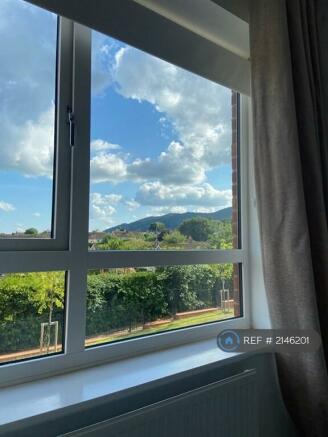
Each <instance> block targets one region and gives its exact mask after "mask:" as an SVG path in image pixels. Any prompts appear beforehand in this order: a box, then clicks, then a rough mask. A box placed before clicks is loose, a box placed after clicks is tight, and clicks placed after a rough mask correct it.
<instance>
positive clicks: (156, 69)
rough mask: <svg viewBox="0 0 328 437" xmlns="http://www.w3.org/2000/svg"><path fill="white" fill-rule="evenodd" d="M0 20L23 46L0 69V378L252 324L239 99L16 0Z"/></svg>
mask: <svg viewBox="0 0 328 437" xmlns="http://www.w3.org/2000/svg"><path fill="white" fill-rule="evenodd" d="M9 3H10V6H11V7H10V8H9V6H8V4H9ZM2 22H10V23H14V22H15V23H16V30H17V32H16V33H13V32H12V30H11V29H12V28H14V25H13V24H12V25H11V26H10V28H9V29H8V27H7V24H6V25H4V26H2V25H1V26H0V34H1V35H2V33H1V32H3V37H4V38H3V41H5V42H6V44H9V42H8V41H9V39H10V38H11V42H10V44H11V46H13V47H14V49H15V50H17V52H15V53H16V54H15V59H16V58H18V52H19V51H20V52H21V51H23V49H22V47H25V46H23V45H22V41H24V36H26V38H25V39H26V41H27V42H28V43H29V44H31V45H32V46H34V50H33V51H31V53H29V47H30V46H29V45H27V46H26V47H25V51H26V53H24V56H26V57H27V61H26V68H25V74H22V73H21V72H22V67H19V65H18V64H17V70H18V72H17V75H16V76H15V74H14V72H11V70H10V68H11V69H12V70H13V71H14V70H15V68H14V66H15V65H16V64H15V62H16V61H15V60H14V59H13V54H12V53H10V51H9V50H8V51H6V52H5V56H6V57H8V63H7V64H6V67H3V66H1V67H0V81H1V82H0V92H1V94H2V95H3V96H4V99H3V100H2V103H1V104H2V108H1V110H2V113H3V114H4V115H6V117H3V118H2V119H1V121H0V123H2V124H3V128H2V129H1V131H0V150H1V151H2V153H8V154H9V155H8V156H11V155H10V153H12V154H13V155H12V156H13V157H14V158H15V156H16V155H17V156H18V157H20V159H21V160H19V159H18V158H17V157H16V158H15V159H14V158H12V161H10V160H9V158H8V160H7V161H3V163H4V164H3V165H4V167H2V168H1V169H0V189H1V192H0V193H1V197H0V201H1V202H0V226H2V228H1V229H2V230H3V232H2V235H1V236H0V266H1V271H0V364H1V366H0V380H1V381H5V383H6V384H11V383H14V382H15V381H17V380H18V379H19V380H22V379H24V378H26V379H30V378H34V377H36V376H37V377H39V376H40V375H43V374H49V373H51V372H53V369H56V370H58V369H68V368H69V369H73V368H74V367H76V366H86V365H90V364H93V363H97V362H103V361H105V360H110V359H115V358H117V357H123V356H129V355H131V354H133V353H137V352H140V351H141V350H142V351H145V352H146V351H151V350H154V349H156V348H163V347H169V346H172V345H173V344H179V343H182V342H186V339H190V340H191V341H195V340H198V339H202V338H209V337H211V336H215V335H216V334H217V333H218V331H219V330H220V329H223V328H227V327H232V326H234V327H235V328H241V327H248V326H249V312H248V309H247V302H248V300H247V277H248V276H247V274H248V265H247V262H248V260H247V233H246V232H244V230H246V229H247V228H246V226H245V221H246V213H244V212H243V211H245V204H246V196H245V193H246V192H247V177H246V173H245V172H244V171H243V168H244V165H245V162H246V161H245V159H246V152H247V123H248V122H247V110H248V109H247V108H248V103H247V99H246V98H244V97H242V96H240V95H238V94H237V93H236V92H233V91H231V90H230V89H228V88H225V87H223V86H221V85H219V84H217V83H215V82H213V80H210V79H213V77H212V76H211V77H208V76H209V75H206V74H205V73H204V77H200V76H199V75H196V74H195V73H196V72H195V71H194V69H193V68H190V70H192V71H187V70H186V69H183V68H182V67H180V66H179V62H177V60H174V61H172V62H174V64H171V63H169V62H167V61H162V60H160V59H158V58H156V57H154V56H153V55H150V54H147V53H146V52H144V51H142V50H140V49H142V48H143V47H142V44H141V43H140V44H139V48H138V49H137V48H133V47H132V46H128V45H127V44H125V43H122V42H120V41H119V40H117V39H114V38H112V37H109V36H104V35H102V34H100V33H97V32H95V31H91V30H90V29H88V28H86V27H84V26H82V25H80V24H77V23H74V22H72V21H70V20H68V19H66V18H62V17H56V16H54V15H53V14H51V13H50V12H46V11H44V10H42V9H39V8H37V7H35V6H32V5H30V4H28V3H26V2H24V1H23V0H12V1H11V2H4V4H3V5H2V6H1V8H0V23H2ZM31 23H33V25H31ZM31 27H32V28H33V29H32V30H31V32H29V29H30V28H31ZM40 35H42V36H40ZM130 37H131V35H130ZM24 43H25V41H24ZM0 44H1V42H0ZM136 46H138V44H136ZM140 46H141V47H140ZM11 55H12V58H11ZM9 61H10V62H9ZM17 62H18V61H17ZM19 62H22V61H21V59H19ZM176 64H177V65H176ZM182 66H185V64H183V63H182ZM33 69H34V70H33ZM23 71H24V70H23ZM5 75H7V76H5ZM10 81H12V82H10ZM34 82H35V83H34ZM8 87H11V88H10V90H11V91H9V90H8V89H9V88H8ZM21 87H25V88H26V89H25V92H23V91H22V90H21ZM33 87H34V88H33ZM39 87H42V89H39ZM15 91H17V93H16V94H15ZM32 91H33V92H32ZM39 95H40V96H41V97H39ZM24 98H25V99H26V101H24ZM47 105H48V106H47ZM27 107H30V108H31V109H30V111H27V109H26V108H27ZM24 108H25V109H24ZM49 108H50V109H49ZM47 111H48V112H47ZM45 113H46V114H48V118H46V117H45V116H44V117H43V115H44V114H45ZM11 114H16V115H17V118H16V119H15V120H14V119H13V118H12V115H11ZM26 129H27V131H28V135H27V133H26V132H27V131H26ZM10 135H12V136H10ZM15 135H16V137H15ZM29 135H30V136H29ZM8 144H10V147H9V146H8V147H7V146H6V145H8ZM5 146H6V147H5ZM14 146H16V147H14ZM10 148H11V151H10V150H9V149H10ZM7 149H8V150H7ZM6 156H7V155H6ZM42 160H43V161H42ZM10 162H11V164H10ZM13 162H15V163H16V164H15V165H16V167H15V166H14V164H13ZM33 165H35V172H34V173H33V172H32V170H28V169H31V168H32V167H27V166H33ZM45 169H46V170H45ZM38 193H39V194H38ZM41 193H42V194H41ZM14 196H17V197H14ZM10 205H11V206H12V207H11V206H10ZM30 212H31V214H30ZM33 213H39V214H40V216H39V215H38V214H34V215H33ZM19 214H21V217H22V220H21V221H22V222H23V224H24V226H23V228H24V229H23V230H24V233H23V234H22V233H20V232H19V233H17V234H15V232H16V231H17V229H15V224H16V221H17V223H18V219H19ZM29 217H30V218H31V217H32V219H31V221H28V218H29ZM23 219H24V220H23ZM38 220H39V221H38ZM38 223H39V224H38ZM28 228H30V229H29V232H28V233H25V231H26V229H28ZM33 228H35V229H36V230H37V232H36V231H35V230H34V229H33ZM43 230H46V231H49V232H47V233H44V235H41V233H40V231H43ZM242 231H243V232H242ZM12 232H14V235H12ZM35 358H38V359H35ZM0 385H1V383H0Z"/></svg>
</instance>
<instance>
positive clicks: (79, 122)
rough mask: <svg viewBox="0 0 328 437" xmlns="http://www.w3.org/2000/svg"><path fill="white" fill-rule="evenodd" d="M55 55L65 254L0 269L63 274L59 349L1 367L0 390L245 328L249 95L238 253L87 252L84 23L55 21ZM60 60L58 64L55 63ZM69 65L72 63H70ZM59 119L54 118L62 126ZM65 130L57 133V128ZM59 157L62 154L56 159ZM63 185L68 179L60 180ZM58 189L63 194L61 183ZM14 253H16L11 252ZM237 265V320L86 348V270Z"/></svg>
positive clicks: (2, 254) (29, 256) (14, 259)
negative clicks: (63, 114) (66, 216)
mask: <svg viewBox="0 0 328 437" xmlns="http://www.w3.org/2000/svg"><path fill="white" fill-rule="evenodd" d="M60 21H61V25H60V26H61V30H62V32H64V33H65V35H66V37H65V38H66V39H67V40H66V39H65V38H61V50H60V53H59V56H60V58H61V57H64V59H66V62H67V65H68V67H67V70H68V71H67V70H65V69H64V68H63V71H62V70H61V71H60V73H59V80H65V82H66V86H65V96H66V97H67V98H68V100H67V101H65V102H62V104H65V106H66V105H67V104H69V105H71V107H72V109H73V112H74V114H75V119H76V129H75V146H74V147H71V146H70V145H69V140H68V138H69V132H68V130H67V129H66V132H65V134H64V133H63V134H62V135H63V137H64V136H65V135H66V138H65V139H64V138H63V143H65V144H66V147H67V149H68V150H69V152H67V154H69V162H70V181H69V183H68V187H69V190H68V189H67V187H66V194H65V195H68V196H69V199H70V223H69V230H68V235H69V244H68V248H67V249H66V250H52V249H53V248H51V249H50V248H47V250H25V251H23V250H19V249H20V247H18V248H16V247H15V248H14V249H15V250H9V251H8V250H6V251H0V265H1V271H2V272H5V273H11V272H28V271H31V272H37V271H59V270H61V271H66V272H67V290H66V305H65V309H66V314H65V316H66V319H65V320H66V322H65V336H64V340H65V341H64V351H63V353H60V354H56V355H49V356H45V357H36V358H33V359H29V360H25V361H21V362H11V363H6V364H3V365H1V366H0V386H5V385H10V384H17V383H20V382H26V381H29V380H32V379H36V378H41V377H44V376H49V375H54V374H58V373H63V372H65V371H71V370H74V369H78V368H82V367H87V366H91V365H94V364H100V363H104V362H107V361H111V360H118V359H121V358H127V357H129V356H133V355H136V354H142V353H147V352H151V351H154V350H157V349H163V348H168V347H173V346H176V345H179V344H185V343H189V342H194V341H199V340H202V339H206V338H211V337H214V336H216V335H217V334H218V333H219V332H220V331H221V330H223V329H228V328H235V329H238V328H249V327H250V320H251V318H250V316H251V315H250V292H249V253H248V247H249V244H248V201H249V199H248V126H249V119H248V113H249V98H248V97H245V96H240V111H239V128H240V129H239V163H240V165H239V167H240V174H239V178H240V179H239V187H240V189H239V196H240V202H239V205H240V211H241V212H240V226H241V230H242V232H241V241H240V247H241V248H240V249H231V250H196V251H151V250H150V251H149V250H148V251H132V250H131V251H89V250H88V221H89V183H90V106H91V105H90V103H91V97H90V90H91V30H90V29H89V28H87V27H85V26H82V25H80V24H77V23H74V22H72V21H69V20H67V19H64V18H60ZM62 61H63V59H62V58H61V59H60V65H62ZM70 61H72V62H70ZM65 123H66V119H65V120H64V119H61V124H60V125H61V126H64V125H65ZM63 130H64V129H63ZM63 156H64V155H63ZM66 182H67V181H66ZM60 189H64V187H63V186H61V188H60ZM16 249H18V250H16ZM218 263H238V264H240V265H241V271H242V299H241V314H242V316H241V317H238V318H234V319H228V320H222V321H218V322H211V323H209V324H204V325H199V326H192V327H187V328H183V329H179V330H172V331H167V332H162V333H158V334H153V335H149V336H144V337H139V338H134V339H133V338H131V339H127V340H123V341H120V342H115V343H107V344H102V345H99V346H93V347H89V348H86V347H85V331H86V329H85V328H86V297H87V296H86V291H87V274H88V271H89V270H91V269H99V268H113V267H114V268H117V267H138V266H160V265H188V264H218Z"/></svg>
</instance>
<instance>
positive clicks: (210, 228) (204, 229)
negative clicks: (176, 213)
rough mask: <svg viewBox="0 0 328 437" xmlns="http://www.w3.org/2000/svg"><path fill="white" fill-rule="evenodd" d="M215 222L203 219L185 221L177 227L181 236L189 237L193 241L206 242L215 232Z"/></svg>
mask: <svg viewBox="0 0 328 437" xmlns="http://www.w3.org/2000/svg"><path fill="white" fill-rule="evenodd" d="M215 228H216V222H215V221H214V220H209V219H207V218H203V217H194V218H192V219H189V220H185V221H184V222H182V223H181V225H180V226H179V231H180V232H181V234H183V235H185V236H187V237H191V238H192V239H193V240H195V241H207V240H208V239H209V238H210V236H211V235H212V234H213V233H214V232H215Z"/></svg>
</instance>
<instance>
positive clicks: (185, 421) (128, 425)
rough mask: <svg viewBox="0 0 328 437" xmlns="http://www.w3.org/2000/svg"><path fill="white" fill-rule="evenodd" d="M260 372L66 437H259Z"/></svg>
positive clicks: (225, 380)
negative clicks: (258, 382)
mask: <svg viewBox="0 0 328 437" xmlns="http://www.w3.org/2000/svg"><path fill="white" fill-rule="evenodd" d="M257 410H258V405H257V390H256V371H255V370H246V371H245V372H243V373H240V374H238V375H234V376H232V377H229V378H226V379H223V380H220V381H217V382H214V383H211V384H209V385H206V386H203V387H200V388H197V389H194V390H191V391H188V392H185V393H182V394H179V395H178V396H174V397H171V398H168V399H165V400H163V401H160V402H157V403H154V404H152V405H148V406H145V407H143V408H140V409H138V410H135V411H131V412H128V413H126V414H123V415H120V416H117V417H114V418H111V419H108V420H105V421H103V422H99V423H97V424H94V425H91V426H87V427H85V428H82V429H79V430H76V431H73V432H69V433H66V434H63V435H62V437H63V436H65V437H80V436H81V437H82V436H90V437H103V436H104V437H105V436H106V437H155V436H156V437H258V418H257Z"/></svg>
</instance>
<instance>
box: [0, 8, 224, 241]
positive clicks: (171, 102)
mask: <svg viewBox="0 0 328 437" xmlns="http://www.w3.org/2000/svg"><path fill="white" fill-rule="evenodd" d="M0 52H1V56H2V59H5V60H6V61H5V62H2V63H1V66H0V232H6V233H11V232H16V231H22V230H24V229H26V228H28V227H32V226H33V227H36V228H37V229H38V230H40V231H41V230H47V229H50V226H51V208H52V205H51V204H52V172H53V157H54V109H55V106H54V105H55V103H54V100H55V63H56V17H55V16H54V15H53V14H50V13H49V12H46V11H43V10H41V9H39V8H37V7H35V6H32V5H29V4H28V3H26V2H24V1H23V0H1V2H0ZM91 102H92V103H91V162H90V170H91V181H90V225H89V228H90V230H95V229H99V230H103V229H105V228H108V227H111V226H116V225H118V224H120V223H124V222H131V221H134V220H137V219H140V218H142V217H145V216H149V215H162V214H166V213H169V212H178V213H180V212H186V211H196V212H212V211H217V210H219V209H222V208H225V207H227V206H230V205H231V201H232V191H231V91H230V90H229V89H227V88H224V87H222V86H220V85H218V84H215V83H213V82H210V81H208V80H206V79H204V78H201V77H199V76H196V75H194V74H192V73H190V72H188V71H186V70H184V69H182V68H179V67H176V66H174V65H172V64H169V63H167V62H165V61H162V60H160V59H158V58H155V57H154V56H151V55H148V54H146V53H144V52H142V51H140V50H137V49H135V48H132V47H130V46H127V45H126V44H124V43H121V42H119V41H117V40H115V39H113V38H110V37H107V36H104V35H101V34H99V33H97V32H94V31H93V32H92V89H91Z"/></svg>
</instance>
